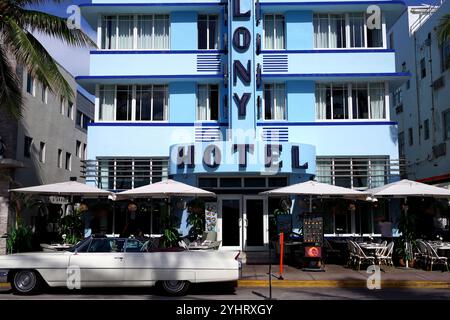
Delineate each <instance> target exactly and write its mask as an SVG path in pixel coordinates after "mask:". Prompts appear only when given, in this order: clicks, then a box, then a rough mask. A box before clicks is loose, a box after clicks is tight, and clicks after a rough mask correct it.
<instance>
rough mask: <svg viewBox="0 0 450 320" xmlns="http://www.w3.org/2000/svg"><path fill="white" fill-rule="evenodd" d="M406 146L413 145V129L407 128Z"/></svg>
mask: <svg viewBox="0 0 450 320" xmlns="http://www.w3.org/2000/svg"><path fill="white" fill-rule="evenodd" d="M408 144H409V145H410V146H412V145H413V144H414V136H413V129H412V128H408Z"/></svg>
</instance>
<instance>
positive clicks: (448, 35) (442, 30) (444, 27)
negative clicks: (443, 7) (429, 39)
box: [438, 14, 450, 44]
mask: <svg viewBox="0 0 450 320" xmlns="http://www.w3.org/2000/svg"><path fill="white" fill-rule="evenodd" d="M438 38H439V43H441V44H443V43H444V42H445V41H450V14H446V15H444V17H443V18H442V19H441V23H440V24H439V26H438Z"/></svg>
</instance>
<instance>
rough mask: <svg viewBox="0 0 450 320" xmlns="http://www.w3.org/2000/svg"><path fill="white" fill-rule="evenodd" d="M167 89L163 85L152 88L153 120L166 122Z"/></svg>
mask: <svg viewBox="0 0 450 320" xmlns="http://www.w3.org/2000/svg"><path fill="white" fill-rule="evenodd" d="M166 88H167V87H166V86H165V85H154V86H153V120H154V121H163V120H166V109H167V89H166Z"/></svg>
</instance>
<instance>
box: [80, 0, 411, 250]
mask: <svg viewBox="0 0 450 320" xmlns="http://www.w3.org/2000/svg"><path fill="white" fill-rule="evenodd" d="M405 8H406V7H405V4H404V3H403V2H402V1H397V0H371V1H366V0H351V1H343V0H328V1H321V0H319V1H312V0H309V1H299V0H259V1H258V0H228V1H226V0H185V1H180V0H134V1H133V3H130V2H126V1H123V0H92V3H89V4H85V5H82V6H81V12H82V15H83V17H84V18H85V19H86V20H87V21H88V23H89V24H90V25H91V26H92V27H93V28H94V29H96V30H97V42H98V49H96V50H93V51H91V54H90V74H89V75H86V76H80V77H78V78H77V81H78V82H79V83H80V84H81V85H82V86H84V87H85V88H86V89H88V90H90V92H91V93H93V94H95V97H96V98H95V121H94V122H93V123H91V124H90V127H89V132H88V144H89V150H88V159H89V160H88V161H87V164H86V178H87V181H88V182H89V183H93V184H96V185H98V186H99V187H101V188H105V189H110V190H117V191H120V190H124V189H129V188H134V187H138V186H142V185H145V184H148V183H151V182H156V181H160V180H161V179H165V178H167V177H170V178H172V179H175V180H178V181H181V182H184V183H188V184H191V185H194V186H198V187H201V188H205V189H208V190H212V191H214V192H215V193H216V194H217V195H218V197H217V199H214V200H212V201H214V202H215V204H216V206H217V214H218V216H217V225H216V228H215V230H216V231H217V232H218V240H222V249H227V248H232V249H236V248H239V249H243V250H246V251H254V250H255V251H257V250H260V249H262V248H264V247H266V246H267V244H268V242H269V237H270V236H271V235H270V234H269V229H270V215H271V214H273V213H274V211H275V210H276V209H280V206H281V207H282V204H283V201H280V199H277V198H267V197H266V196H261V195H259V193H260V192H261V191H264V190H268V189H271V188H276V187H281V186H285V185H288V184H293V183H297V182H301V181H306V180H309V179H316V180H318V181H321V182H326V183H331V184H336V185H341V186H345V187H350V188H356V189H361V190H364V189H366V188H372V187H376V186H380V185H382V184H385V183H388V182H390V181H391V180H395V179H398V176H399V172H400V171H399V167H400V163H399V156H398V140H397V124H396V123H395V122H392V121H391V120H390V114H389V109H390V108H389V104H390V88H391V87H394V84H395V83H400V82H402V81H404V79H405V78H406V77H407V76H408V75H407V74H406V73H402V72H399V71H398V70H396V69H395V51H394V50H392V49H390V48H389V43H388V39H386V30H388V29H389V28H390V26H391V25H392V24H393V23H394V22H395V21H396V19H397V18H398V17H399V16H400V15H401V14H402V12H403V11H404V10H405ZM293 203H294V205H293V212H294V216H293V224H294V227H299V224H300V222H299V221H300V219H299V218H298V215H299V214H300V213H301V211H302V210H303V208H304V207H307V206H306V205H305V203H304V202H302V201H301V199H298V200H295V201H294V202H293ZM328 209H329V210H328ZM328 209H327V210H328V211H327V214H326V217H325V233H326V234H327V235H328V236H348V235H361V234H362V235H377V234H379V230H378V227H377V221H380V220H384V219H385V218H388V219H391V220H393V221H394V222H395V217H393V216H392V213H389V210H387V209H386V208H380V207H375V206H373V204H361V206H358V208H357V209H354V208H353V209H352V210H350V211H349V209H348V208H344V209H343V210H339V208H337V207H333V208H328ZM341 209H342V208H341ZM116 219H117V218H116ZM116 223H117V222H116ZM155 223H156V222H155ZM115 229H117V226H116V227H115ZM151 229H152V230H150V231H149V232H157V230H155V227H154V226H153V227H151ZM113 231H116V232H117V230H113ZM119 232H120V230H119Z"/></svg>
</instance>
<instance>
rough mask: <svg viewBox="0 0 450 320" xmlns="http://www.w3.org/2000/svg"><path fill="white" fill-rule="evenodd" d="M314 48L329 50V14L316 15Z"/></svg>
mask: <svg viewBox="0 0 450 320" xmlns="http://www.w3.org/2000/svg"><path fill="white" fill-rule="evenodd" d="M314 48H329V45H328V14H316V15H314Z"/></svg>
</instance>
